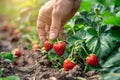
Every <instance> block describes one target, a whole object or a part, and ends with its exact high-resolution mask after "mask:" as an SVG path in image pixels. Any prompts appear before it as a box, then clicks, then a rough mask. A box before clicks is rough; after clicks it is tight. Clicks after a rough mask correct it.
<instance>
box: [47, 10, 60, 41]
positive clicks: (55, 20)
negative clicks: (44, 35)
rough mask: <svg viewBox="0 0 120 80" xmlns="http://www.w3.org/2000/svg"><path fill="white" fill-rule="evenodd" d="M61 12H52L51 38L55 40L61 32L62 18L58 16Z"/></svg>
mask: <svg viewBox="0 0 120 80" xmlns="http://www.w3.org/2000/svg"><path fill="white" fill-rule="evenodd" d="M58 15H59V13H57V12H55V13H54V12H53V13H52V24H51V27H50V34H49V38H50V39H51V40H54V39H56V38H57V37H58V34H59V32H60V26H61V18H60V17H58Z"/></svg>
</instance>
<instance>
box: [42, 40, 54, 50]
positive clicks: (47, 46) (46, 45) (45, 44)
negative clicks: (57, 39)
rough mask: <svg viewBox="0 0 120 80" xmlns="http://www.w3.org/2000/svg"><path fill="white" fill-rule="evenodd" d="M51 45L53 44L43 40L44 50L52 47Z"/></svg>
mask: <svg viewBox="0 0 120 80" xmlns="http://www.w3.org/2000/svg"><path fill="white" fill-rule="evenodd" d="M52 47H53V44H51V43H50V42H49V41H45V42H44V48H45V51H47V52H48V51H49V50H50V49H52Z"/></svg>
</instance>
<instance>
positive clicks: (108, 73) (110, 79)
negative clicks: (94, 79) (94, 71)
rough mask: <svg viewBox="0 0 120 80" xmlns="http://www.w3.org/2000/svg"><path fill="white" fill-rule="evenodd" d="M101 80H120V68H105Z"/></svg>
mask: <svg viewBox="0 0 120 80" xmlns="http://www.w3.org/2000/svg"><path fill="white" fill-rule="evenodd" d="M101 72H102V73H101V74H100V78H99V80H120V67H111V68H103V69H102V71H101Z"/></svg>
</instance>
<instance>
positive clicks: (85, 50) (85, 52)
mask: <svg viewBox="0 0 120 80" xmlns="http://www.w3.org/2000/svg"><path fill="white" fill-rule="evenodd" d="M81 47H82V48H83V50H84V51H85V53H86V55H89V54H88V53H87V51H86V49H85V48H84V46H83V45H82V46H81Z"/></svg>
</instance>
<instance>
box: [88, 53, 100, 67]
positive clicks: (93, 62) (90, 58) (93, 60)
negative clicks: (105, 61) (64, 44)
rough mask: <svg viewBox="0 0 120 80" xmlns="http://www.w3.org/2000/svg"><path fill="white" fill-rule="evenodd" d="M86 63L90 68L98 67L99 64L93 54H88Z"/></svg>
mask: <svg viewBox="0 0 120 80" xmlns="http://www.w3.org/2000/svg"><path fill="white" fill-rule="evenodd" d="M86 63H87V64H89V65H91V66H98V64H99V62H98V58H97V56H96V55H95V54H90V55H89V56H88V57H87V58H86Z"/></svg>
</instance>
